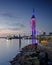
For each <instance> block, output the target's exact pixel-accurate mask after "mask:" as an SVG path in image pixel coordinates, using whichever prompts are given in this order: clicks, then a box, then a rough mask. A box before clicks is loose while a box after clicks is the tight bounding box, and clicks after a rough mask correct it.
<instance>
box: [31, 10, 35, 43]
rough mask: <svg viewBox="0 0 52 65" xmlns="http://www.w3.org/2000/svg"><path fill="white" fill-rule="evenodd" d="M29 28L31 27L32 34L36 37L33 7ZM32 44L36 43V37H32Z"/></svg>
mask: <svg viewBox="0 0 52 65" xmlns="http://www.w3.org/2000/svg"><path fill="white" fill-rule="evenodd" d="M31 28H32V36H35V37H36V18H35V15H34V9H33V12H32V17H31ZM32 44H36V39H32Z"/></svg>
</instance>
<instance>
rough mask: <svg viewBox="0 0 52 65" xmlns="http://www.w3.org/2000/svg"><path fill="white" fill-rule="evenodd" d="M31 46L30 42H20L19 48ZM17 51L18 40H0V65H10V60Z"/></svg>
mask: <svg viewBox="0 0 52 65" xmlns="http://www.w3.org/2000/svg"><path fill="white" fill-rule="evenodd" d="M28 44H31V40H24V39H22V40H21V48H22V47H24V46H26V45H28ZM18 51H19V40H18V39H13V40H7V39H0V65H10V63H9V61H10V60H12V59H13V58H14V57H15V56H16V54H17V53H18Z"/></svg>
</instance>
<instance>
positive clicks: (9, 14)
mask: <svg viewBox="0 0 52 65" xmlns="http://www.w3.org/2000/svg"><path fill="white" fill-rule="evenodd" d="M1 15H2V16H5V17H9V18H15V16H14V15H13V14H11V13H8V12H6V13H5V12H4V13H1Z"/></svg>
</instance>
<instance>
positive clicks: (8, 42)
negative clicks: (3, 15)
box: [6, 39, 11, 48]
mask: <svg viewBox="0 0 52 65" xmlns="http://www.w3.org/2000/svg"><path fill="white" fill-rule="evenodd" d="M10 46H11V40H8V39H7V40H6V47H7V48H10Z"/></svg>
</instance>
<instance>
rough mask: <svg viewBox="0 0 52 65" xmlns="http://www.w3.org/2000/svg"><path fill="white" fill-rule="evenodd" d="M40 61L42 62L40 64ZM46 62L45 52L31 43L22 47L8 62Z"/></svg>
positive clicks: (18, 64) (21, 64)
mask: <svg viewBox="0 0 52 65" xmlns="http://www.w3.org/2000/svg"><path fill="white" fill-rule="evenodd" d="M41 62H42V63H43V62H44V63H43V64H41ZM46 62H47V63H48V54H47V52H45V50H44V49H43V51H42V49H41V48H36V47H35V45H32V44H31V45H28V46H25V47H24V48H22V50H21V51H20V53H18V54H17V55H16V57H15V58H13V60H12V61H11V62H10V63H11V65H45V64H46Z"/></svg>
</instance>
